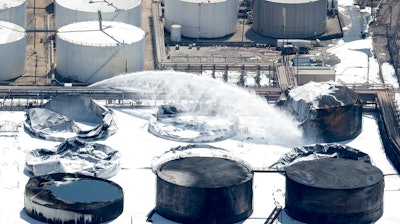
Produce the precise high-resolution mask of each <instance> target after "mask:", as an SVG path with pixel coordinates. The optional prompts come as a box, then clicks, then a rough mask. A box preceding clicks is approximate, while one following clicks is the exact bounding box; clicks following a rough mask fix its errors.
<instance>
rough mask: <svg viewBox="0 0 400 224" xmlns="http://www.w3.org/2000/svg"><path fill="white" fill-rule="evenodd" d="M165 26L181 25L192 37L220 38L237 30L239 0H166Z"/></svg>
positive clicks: (169, 29)
mask: <svg viewBox="0 0 400 224" xmlns="http://www.w3.org/2000/svg"><path fill="white" fill-rule="evenodd" d="M164 7H165V8H164V14H165V26H166V29H167V30H168V31H170V32H171V25H173V24H179V25H181V28H182V29H181V34H182V36H185V37H190V38H199V37H200V38H218V37H224V36H226V35H229V34H232V33H235V32H236V25H237V24H236V23H237V13H238V2H237V0H165V6H164Z"/></svg>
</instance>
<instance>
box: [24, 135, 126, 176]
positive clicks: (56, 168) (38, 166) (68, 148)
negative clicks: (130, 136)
mask: <svg viewBox="0 0 400 224" xmlns="http://www.w3.org/2000/svg"><path fill="white" fill-rule="evenodd" d="M120 159H121V155H120V153H119V152H118V151H117V150H115V149H113V148H111V147H109V146H107V145H103V144H99V143H89V142H84V141H79V140H76V139H73V140H67V141H64V142H62V143H61V144H59V145H57V146H55V147H53V148H50V149H47V148H38V149H33V150H31V151H30V152H28V153H27V154H26V158H25V169H26V170H27V171H28V172H29V173H30V174H32V175H34V176H40V175H46V174H51V173H80V174H84V175H87V176H94V177H99V178H104V179H108V178H111V177H113V176H114V175H116V174H117V173H118V171H119V170H120V169H121V167H120Z"/></svg>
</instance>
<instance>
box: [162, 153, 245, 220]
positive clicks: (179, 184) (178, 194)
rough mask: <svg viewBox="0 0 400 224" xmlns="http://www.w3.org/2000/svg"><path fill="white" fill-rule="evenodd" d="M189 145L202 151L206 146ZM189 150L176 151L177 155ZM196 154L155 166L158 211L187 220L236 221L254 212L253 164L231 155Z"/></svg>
mask: <svg viewBox="0 0 400 224" xmlns="http://www.w3.org/2000/svg"><path fill="white" fill-rule="evenodd" d="M188 147H189V148H192V147H195V148H196V147H197V150H199V148H201V147H206V146H199V145H197V146H196V145H194V146H193V145H191V146H188ZM210 147H211V146H210ZM185 149H186V147H184V149H182V148H176V149H174V150H173V151H174V154H175V153H179V152H177V151H181V150H185ZM210 149H211V150H212V151H214V150H215V151H217V149H214V148H212V147H211V148H210ZM194 154H196V152H190V153H188V155H192V156H187V157H185V156H182V157H181V156H179V158H176V159H172V160H168V161H167V162H164V163H161V164H160V165H159V166H158V167H156V168H155V173H156V175H157V197H156V208H155V211H156V212H157V213H158V214H160V215H161V216H163V217H165V218H167V219H169V220H172V221H176V222H183V223H234V222H239V221H241V220H244V219H246V218H248V217H249V216H250V215H251V214H252V212H253V208H252V203H253V190H252V187H253V186H252V185H253V171H252V169H251V167H250V166H248V165H246V164H245V163H242V162H239V161H235V160H232V159H228V158H223V157H217V156H215V157H208V156H193V155H194Z"/></svg>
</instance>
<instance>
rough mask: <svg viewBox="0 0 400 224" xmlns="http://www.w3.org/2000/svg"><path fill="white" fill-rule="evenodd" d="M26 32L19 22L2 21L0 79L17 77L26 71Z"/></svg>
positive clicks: (0, 33)
mask: <svg viewBox="0 0 400 224" xmlns="http://www.w3.org/2000/svg"><path fill="white" fill-rule="evenodd" d="M25 52H26V34H25V29H24V28H23V27H21V26H19V25H17V24H14V23H10V22H5V21H0V63H1V64H0V80H1V81H6V80H11V79H15V78H17V77H19V76H21V75H23V74H24V72H25V60H26V59H25Z"/></svg>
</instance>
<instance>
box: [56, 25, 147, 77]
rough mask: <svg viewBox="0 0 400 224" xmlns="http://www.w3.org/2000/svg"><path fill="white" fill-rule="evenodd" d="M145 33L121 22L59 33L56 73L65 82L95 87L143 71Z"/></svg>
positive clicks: (76, 27)
mask: <svg viewBox="0 0 400 224" xmlns="http://www.w3.org/2000/svg"><path fill="white" fill-rule="evenodd" d="M144 38H145V33H144V31H143V30H142V29H141V28H138V27H136V26H133V25H129V24H126V23H120V22H110V21H102V22H101V21H100V22H98V21H87V22H79V23H72V24H69V25H66V26H63V27H61V28H59V29H58V32H57V35H56V44H57V51H56V58H57V60H56V62H57V66H56V71H57V73H58V74H59V75H60V76H62V77H64V78H68V79H72V80H75V81H79V82H83V83H94V82H98V81H101V80H104V79H108V78H111V77H113V76H116V75H121V74H125V73H129V72H137V71H142V70H143V68H144V44H145V40H144Z"/></svg>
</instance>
